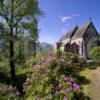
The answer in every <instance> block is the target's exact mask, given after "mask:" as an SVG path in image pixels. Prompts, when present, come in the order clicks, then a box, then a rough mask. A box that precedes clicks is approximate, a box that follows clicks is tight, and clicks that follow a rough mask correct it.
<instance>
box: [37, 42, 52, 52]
mask: <svg viewBox="0 0 100 100" xmlns="http://www.w3.org/2000/svg"><path fill="white" fill-rule="evenodd" d="M53 48H54V45H53V44H49V43H46V42H42V43H38V45H37V51H38V52H49V51H51V50H52V49H53Z"/></svg>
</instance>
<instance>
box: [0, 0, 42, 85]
mask: <svg viewBox="0 0 100 100" xmlns="http://www.w3.org/2000/svg"><path fill="white" fill-rule="evenodd" d="M41 14H42V13H41V11H40V9H39V7H38V1H37V0H0V17H1V18H2V20H3V21H2V22H1V25H0V28H1V30H2V33H3V35H4V36H5V39H6V40H7V41H8V43H9V64H10V69H11V78H12V81H13V82H14V83H15V82H16V75H15V54H14V53H15V51H14V48H15V47H14V44H15V41H16V39H18V37H19V36H21V34H26V32H25V30H26V29H25V27H24V26H23V23H24V24H27V23H28V24H29V27H28V29H29V28H30V29H32V32H31V33H32V34H31V35H30V36H32V37H33V36H34V37H36V35H35V34H36V33H37V31H35V30H37V22H38V18H39V16H40V15H41ZM33 24H34V26H31V25H33ZM26 26H28V25H26ZM31 27H32V28H31ZM23 30H24V31H23ZM35 32H36V33H35ZM34 33H35V34H34Z"/></svg>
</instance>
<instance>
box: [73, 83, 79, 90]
mask: <svg viewBox="0 0 100 100" xmlns="http://www.w3.org/2000/svg"><path fill="white" fill-rule="evenodd" d="M79 89H80V85H79V84H76V83H74V84H73V90H74V91H77V90H79Z"/></svg>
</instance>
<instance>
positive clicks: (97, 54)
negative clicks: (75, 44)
mask: <svg viewBox="0 0 100 100" xmlns="http://www.w3.org/2000/svg"><path fill="white" fill-rule="evenodd" d="M90 55H91V58H92V59H93V60H100V46H97V47H94V48H93V49H92V50H91V53H90Z"/></svg>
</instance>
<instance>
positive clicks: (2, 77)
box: [0, 72, 11, 85]
mask: <svg viewBox="0 0 100 100" xmlns="http://www.w3.org/2000/svg"><path fill="white" fill-rule="evenodd" d="M0 83H2V84H3V83H5V84H8V85H9V84H11V78H10V77H9V76H8V75H7V73H3V72H0Z"/></svg>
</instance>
